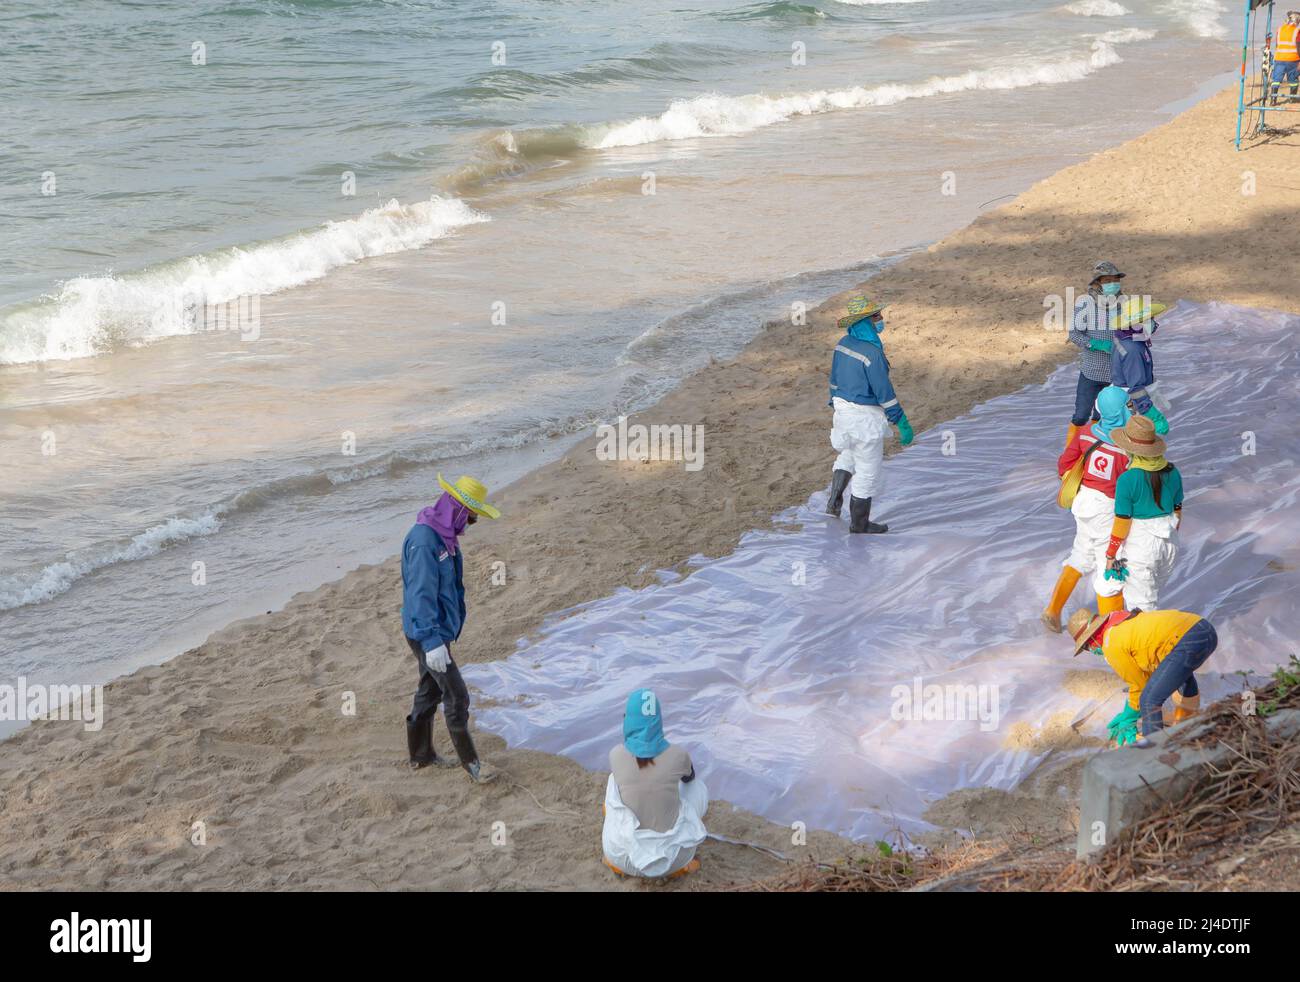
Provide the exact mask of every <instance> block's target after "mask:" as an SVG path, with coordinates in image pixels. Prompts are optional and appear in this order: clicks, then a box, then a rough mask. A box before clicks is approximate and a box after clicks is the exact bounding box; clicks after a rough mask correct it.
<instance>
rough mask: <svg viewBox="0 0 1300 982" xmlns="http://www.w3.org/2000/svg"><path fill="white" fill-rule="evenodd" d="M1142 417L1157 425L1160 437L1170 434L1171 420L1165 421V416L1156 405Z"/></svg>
mask: <svg viewBox="0 0 1300 982" xmlns="http://www.w3.org/2000/svg"><path fill="white" fill-rule="evenodd" d="M1142 415H1143V416H1145V417H1146V418H1147V419H1149V420H1151V422H1153V423H1155V424H1156V433H1158V434H1159V435H1160V436H1164V435H1165V434H1166V433H1168V432H1169V420H1167V419H1165V414H1164V413H1162V412H1161V411H1160V410H1159V409H1157V408H1156V407H1155V404H1154V403H1153V404H1152V406H1151V408H1150V409H1148V410H1147V411H1146V412H1144V413H1143V414H1142Z"/></svg>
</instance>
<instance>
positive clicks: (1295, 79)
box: [1271, 10, 1300, 105]
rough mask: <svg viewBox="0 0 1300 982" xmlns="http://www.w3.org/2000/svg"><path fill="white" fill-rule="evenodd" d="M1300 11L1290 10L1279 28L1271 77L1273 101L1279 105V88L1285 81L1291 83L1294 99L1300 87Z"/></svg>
mask: <svg viewBox="0 0 1300 982" xmlns="http://www.w3.org/2000/svg"><path fill="white" fill-rule="evenodd" d="M1298 41H1300V11H1296V10H1288V11H1287V12H1286V21H1285V22H1284V23H1283V24H1282V26H1281V27H1279V28H1278V29H1277V45H1276V46H1275V47H1274V49H1273V74H1272V77H1271V81H1272V83H1273V85H1272V102H1273V104H1274V105H1277V97H1278V89H1279V88H1280V86H1281V85H1282V83H1283V82H1290V83H1291V92H1290V96H1291V98H1292V99H1294V98H1295V97H1296V95H1297V89H1300V45H1298V44H1297V42H1298Z"/></svg>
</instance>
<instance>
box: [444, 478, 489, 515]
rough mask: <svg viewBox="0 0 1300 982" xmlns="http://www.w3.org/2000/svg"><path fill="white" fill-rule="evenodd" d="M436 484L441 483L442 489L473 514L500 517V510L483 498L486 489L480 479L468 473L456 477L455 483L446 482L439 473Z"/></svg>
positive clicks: (485, 495) (486, 493) (486, 494)
mask: <svg viewBox="0 0 1300 982" xmlns="http://www.w3.org/2000/svg"><path fill="white" fill-rule="evenodd" d="M438 484H439V485H441V487H442V489H443V490H444V491H446V492H447V493H448V494H449V495H451V496H452V497H453V498H455V499H456V500H457V501H459V502H460V503H461V504H462V505H464V506H465V507H466V508H468V509H469V510H470V511H472V512H474V513H475V514H478V515H483V516H485V517H487V518H500V517H501V512H499V511H498V510H497V509H495V508H493V507H492V506H491V505H489V504H488V503H487V502H486V501H485V500H483V499H485V498H486V497H487V496H488V489H487V485H485V484H484V483H483V482H482V481H477V480H475V479H474V478H472V477H470V476H469V475H468V474H462V475H461V476H460V477H458V478H456V483H455V484H448V483H447V482H446V481H445V480H443V477H442V475H441V474H439V475H438Z"/></svg>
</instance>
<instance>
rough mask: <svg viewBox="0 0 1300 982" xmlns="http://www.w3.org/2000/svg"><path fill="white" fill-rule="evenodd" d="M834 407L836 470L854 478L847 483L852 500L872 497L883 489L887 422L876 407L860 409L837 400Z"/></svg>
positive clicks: (833, 445)
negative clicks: (853, 498) (847, 473)
mask: <svg viewBox="0 0 1300 982" xmlns="http://www.w3.org/2000/svg"><path fill="white" fill-rule="evenodd" d="M834 406H835V418H834V420H833V421H832V423H831V446H832V447H834V448H835V449H836V450H838V451H839V452H840V455H839V456H838V457H836V458H835V469H836V470H837V471H848V472H849V473H850V474H852V475H853V480H851V481H850V482H849V492H850V494H852V495H853V497H855V498H871V497H874V496H875V495H876V494H878V493H879V492H880V491H882V490H883V489H884V486H885V484H884V476H883V474H882V473H881V471H882V470H883V467H882V464H883V462H884V459H885V436H886V435H887V434H888V433H889V420H887V419H886V418H885V411H884V410H883V409H881V408H880V407H879V406H859V405H858V404H857V403H856V402H848V401H847V400H844V399H839V398H836V399H835V400H834Z"/></svg>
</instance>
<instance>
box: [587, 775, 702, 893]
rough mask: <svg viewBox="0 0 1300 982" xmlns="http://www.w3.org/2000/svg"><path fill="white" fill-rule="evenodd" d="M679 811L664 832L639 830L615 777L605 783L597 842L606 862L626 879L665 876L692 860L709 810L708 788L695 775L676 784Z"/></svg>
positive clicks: (700, 840) (638, 825)
mask: <svg viewBox="0 0 1300 982" xmlns="http://www.w3.org/2000/svg"><path fill="white" fill-rule="evenodd" d="M677 790H678V794H679V795H680V796H681V811H680V812H679V813H678V815H677V821H676V822H675V823H674V824H673V827H672V828H671V829H669V830H668V831H667V832H656V831H655V830H654V829H646V828H642V827H641V823H640V822H638V821H637V817H636V815H635V814H633V812H632V809H630V808H628V807H627V805H625V804H623V799H622V797H621V796H620V795H619V793H618V782H617V781H615V780H614V775H613V774H611V775H610V776H609V780H608V781H607V782H606V784H605V825H604V828H602V829H601V833H600V842H601V846H602V847H603V848H604V850H605V859H606V860H608V861H609V862H610V863H612V864H613V865H614V866H616V867H617V868H618V869H620V870H622V871H623V872H624V873H626V874H627V875H628V876H651V877H659V876H667V875H668V874H669V873H676V872H677V871H678V870H679V869H681V868H682V867H683V866H685V865H686V864H687V863H689V862H690V861H691V860H692V859H694V858H695V850H696V849H697V848H698V847H699V845H700V843H701V842H703V841H704V840H705V838H706V837H707V833H706V832H705V829H704V813H705V812H706V811H708V809H709V789H708V788H707V787H706V786H705V784H704V782H703V781H702V780H700V778H699V776H698V775H696V778H695V780H694V781H688V782H686V783H685V784H682V783H680V782H679V783H678V786H677Z"/></svg>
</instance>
